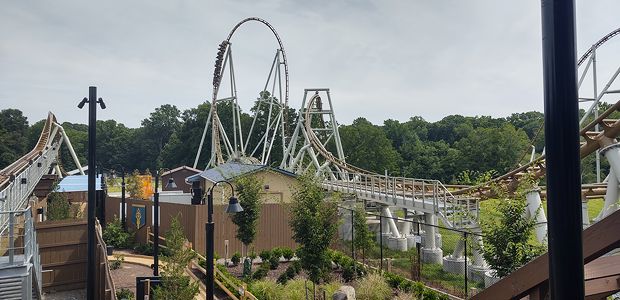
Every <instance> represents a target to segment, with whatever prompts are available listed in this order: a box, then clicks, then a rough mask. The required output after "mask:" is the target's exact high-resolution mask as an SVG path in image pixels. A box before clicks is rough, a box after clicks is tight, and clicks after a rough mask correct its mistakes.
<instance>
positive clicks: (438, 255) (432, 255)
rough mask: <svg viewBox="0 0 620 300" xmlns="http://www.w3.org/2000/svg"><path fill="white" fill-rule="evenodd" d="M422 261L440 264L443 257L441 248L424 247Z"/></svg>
mask: <svg viewBox="0 0 620 300" xmlns="http://www.w3.org/2000/svg"><path fill="white" fill-rule="evenodd" d="M421 252H422V262H423V263H430V264H440V263H441V262H442V259H443V250H441V248H434V249H433V248H430V249H429V248H422V251H421Z"/></svg>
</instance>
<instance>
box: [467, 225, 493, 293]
mask: <svg viewBox="0 0 620 300" xmlns="http://www.w3.org/2000/svg"><path fill="white" fill-rule="evenodd" d="M480 233H481V232H478V234H480ZM470 237H471V238H470V240H469V241H471V242H472V243H473V247H472V255H473V257H472V262H471V265H470V266H469V267H468V268H467V276H468V277H469V278H471V279H472V280H475V281H479V282H484V280H485V274H486V273H487V272H488V271H489V266H488V265H487V262H486V261H485V260H484V256H482V251H481V250H480V249H482V236H480V235H473V234H472V235H470Z"/></svg>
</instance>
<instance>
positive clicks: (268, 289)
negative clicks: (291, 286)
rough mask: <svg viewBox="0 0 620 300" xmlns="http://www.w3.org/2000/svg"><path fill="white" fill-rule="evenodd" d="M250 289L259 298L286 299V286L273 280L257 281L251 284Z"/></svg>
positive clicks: (270, 299)
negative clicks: (284, 294)
mask: <svg viewBox="0 0 620 300" xmlns="http://www.w3.org/2000/svg"><path fill="white" fill-rule="evenodd" d="M249 290H250V292H251V293H252V294H253V295H254V296H256V298H258V299H269V300H281V299H286V298H283V297H282V294H283V292H284V287H283V286H282V285H280V284H278V283H276V282H275V281H273V280H260V281H255V282H253V283H252V284H251V285H250V287H249Z"/></svg>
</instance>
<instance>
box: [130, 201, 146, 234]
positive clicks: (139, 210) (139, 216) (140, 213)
mask: <svg viewBox="0 0 620 300" xmlns="http://www.w3.org/2000/svg"><path fill="white" fill-rule="evenodd" d="M131 222H132V223H133V224H134V226H136V230H137V229H140V228H142V226H144V224H146V206H144V205H137V204H134V205H132V206H131Z"/></svg>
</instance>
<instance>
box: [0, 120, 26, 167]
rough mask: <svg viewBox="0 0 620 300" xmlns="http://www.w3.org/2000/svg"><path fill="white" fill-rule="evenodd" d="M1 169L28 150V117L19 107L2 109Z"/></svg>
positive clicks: (0, 135) (0, 136)
mask: <svg viewBox="0 0 620 300" xmlns="http://www.w3.org/2000/svg"><path fill="white" fill-rule="evenodd" d="M0 140H1V141H2V143H0V169H3V168H4V167H6V166H8V165H10V164H11V163H13V162H14V161H16V160H17V159H18V158H20V157H21V156H22V155H24V154H26V152H28V150H29V149H28V150H27V149H26V145H27V142H28V119H26V117H25V116H24V115H23V114H22V111H21V110H19V109H11V108H9V109H3V110H1V111H0Z"/></svg>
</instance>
